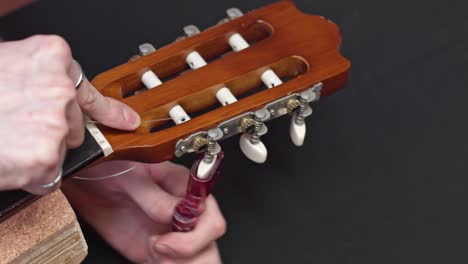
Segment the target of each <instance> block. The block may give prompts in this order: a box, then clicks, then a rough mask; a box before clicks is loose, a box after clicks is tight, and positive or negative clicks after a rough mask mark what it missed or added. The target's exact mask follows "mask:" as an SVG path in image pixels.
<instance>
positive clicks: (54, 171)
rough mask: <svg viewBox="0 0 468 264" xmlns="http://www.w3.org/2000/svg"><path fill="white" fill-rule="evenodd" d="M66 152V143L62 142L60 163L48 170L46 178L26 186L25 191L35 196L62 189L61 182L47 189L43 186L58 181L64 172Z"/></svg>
mask: <svg viewBox="0 0 468 264" xmlns="http://www.w3.org/2000/svg"><path fill="white" fill-rule="evenodd" d="M66 151H67V147H66V144H65V142H62V144H60V149H59V155H60V158H59V160H60V162H59V163H58V164H57V165H56V166H54V167H52V168H49V169H48V170H46V171H45V172H44V175H45V177H41V178H40V179H37V180H34V181H32V182H31V183H29V184H28V185H27V186H25V187H24V188H23V190H25V191H27V192H29V193H32V194H35V195H45V194H48V193H51V192H53V191H55V190H57V189H58V188H60V185H61V181H60V182H58V183H57V184H54V185H53V186H51V187H47V188H44V187H41V185H45V184H49V183H52V182H54V181H55V180H56V179H57V177H58V176H59V174H60V173H61V172H62V163H63V160H64V158H65V153H66Z"/></svg>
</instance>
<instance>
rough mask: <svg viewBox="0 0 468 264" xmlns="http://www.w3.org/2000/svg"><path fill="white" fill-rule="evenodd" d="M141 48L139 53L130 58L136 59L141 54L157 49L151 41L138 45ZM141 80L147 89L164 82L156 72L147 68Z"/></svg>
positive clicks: (131, 59)
mask: <svg viewBox="0 0 468 264" xmlns="http://www.w3.org/2000/svg"><path fill="white" fill-rule="evenodd" d="M138 50H139V55H134V56H132V57H131V58H130V61H133V60H136V59H138V58H140V57H141V56H145V55H148V54H150V53H152V52H155V51H156V48H155V47H154V46H153V45H152V44H151V43H143V44H141V45H139V46H138ZM140 79H141V82H142V83H143V85H145V87H146V88H147V89H152V88H154V87H156V86H158V85H160V84H162V81H161V80H160V79H159V77H158V76H157V75H156V73H154V72H153V71H152V70H147V71H145V72H143V74H141V77H140Z"/></svg>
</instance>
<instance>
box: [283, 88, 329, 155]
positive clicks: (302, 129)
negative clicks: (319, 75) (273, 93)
mask: <svg viewBox="0 0 468 264" xmlns="http://www.w3.org/2000/svg"><path fill="white" fill-rule="evenodd" d="M321 88H322V84H321V83H320V84H319V85H316V86H314V87H313V88H312V89H309V90H306V91H305V92H303V93H301V94H300V96H299V99H291V100H289V101H288V103H287V109H288V112H290V113H293V117H292V119H291V125H290V126H289V135H290V137H291V140H292V142H293V143H294V145H296V146H298V147H300V146H302V145H303V144H304V139H305V135H306V124H305V118H306V117H308V116H310V115H311V114H312V108H311V107H310V106H309V102H314V101H317V100H318V98H319V95H320V90H321Z"/></svg>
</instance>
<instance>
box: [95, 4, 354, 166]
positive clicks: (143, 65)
mask: <svg viewBox="0 0 468 264" xmlns="http://www.w3.org/2000/svg"><path fill="white" fill-rule="evenodd" d="M234 32H239V33H241V34H245V37H246V39H247V40H248V41H252V42H255V43H254V44H253V45H251V46H250V47H249V48H248V49H245V50H243V51H240V52H238V53H230V54H227V55H226V56H224V57H221V58H218V59H216V60H213V61H212V62H210V63H209V64H208V65H207V66H205V67H202V68H200V69H196V70H189V71H185V72H183V74H180V75H179V76H177V77H175V78H173V79H171V80H169V81H167V82H164V83H163V84H162V85H160V86H158V87H156V88H154V89H150V90H146V91H143V92H141V93H139V94H137V95H133V96H129V97H125V96H126V95H128V94H129V93H131V91H133V90H135V89H136V88H137V87H139V85H141V84H140V83H139V80H138V79H139V76H140V75H141V73H142V72H144V71H145V70H147V69H152V70H154V71H155V72H156V73H157V74H158V75H159V77H161V78H163V79H164V78H165V77H167V76H170V75H173V74H177V73H180V72H181V71H184V70H187V69H188V66H187V65H186V63H185V56H186V55H187V54H189V53H190V52H192V51H194V50H195V51H198V52H199V53H200V54H201V55H202V56H203V57H205V58H206V59H210V58H213V57H216V56H219V55H222V54H224V53H225V52H226V51H228V50H229V49H230V48H229V46H228V45H227V39H228V38H229V37H230V36H231V35H232V34H233V33H234ZM340 43H341V37H340V33H339V29H338V27H337V26H336V25H335V24H334V23H332V22H331V21H329V20H327V19H325V18H323V17H321V16H312V15H306V14H304V13H302V12H301V11H299V10H298V9H297V8H296V7H295V6H294V4H292V3H291V2H287V1H283V2H277V3H274V4H271V5H269V6H266V7H263V8H260V9H258V10H255V11H252V12H250V13H247V14H245V15H244V16H242V17H241V18H238V19H235V20H233V21H230V22H227V23H225V24H221V25H218V26H214V27H212V28H210V29H208V30H205V31H203V32H202V33H201V34H198V35H195V36H193V37H190V38H187V39H184V40H181V41H178V42H175V43H172V44H170V45H168V46H165V47H163V48H161V49H159V50H158V51H156V52H154V53H151V54H150V55H147V56H144V57H141V58H139V59H137V60H134V61H130V62H128V63H125V64H122V65H120V66H117V67H115V68H113V69H111V70H108V71H106V72H104V73H102V74H100V75H98V76H97V77H96V78H95V79H94V80H93V81H92V82H93V84H94V85H95V86H96V87H97V88H98V89H99V90H100V91H101V92H102V93H103V94H105V95H107V96H111V97H114V98H116V99H118V100H120V101H122V102H124V103H126V104H128V105H129V106H131V107H132V108H133V109H135V110H136V111H137V112H138V113H139V114H140V115H141V116H142V117H143V125H142V127H140V128H139V129H138V130H137V131H136V132H130V133H129V132H122V131H117V130H113V129H108V128H105V127H102V126H101V129H102V130H103V131H104V134H105V136H106V138H107V139H108V140H109V142H110V143H111V145H112V147H113V149H114V153H112V154H111V155H110V156H108V157H107V158H106V159H133V160H138V161H145V162H159V161H163V160H168V159H171V158H172V157H173V156H174V146H175V143H176V142H177V140H179V139H181V138H184V137H186V136H188V135H190V134H192V133H194V132H197V131H200V130H207V129H209V128H212V127H215V126H216V125H217V124H219V123H221V122H222V121H224V120H227V119H230V118H232V117H235V116H237V115H240V114H242V113H244V112H247V111H250V110H254V109H258V108H260V107H262V106H264V105H265V104H267V103H269V102H272V101H275V100H277V99H279V98H281V97H284V96H286V95H288V94H291V93H294V92H298V91H302V90H305V89H306V88H309V87H310V86H312V85H313V84H315V83H318V82H323V83H324V89H323V90H322V94H323V95H327V94H330V93H332V92H335V91H336V90H338V89H340V88H342V87H343V86H344V85H345V83H346V82H347V79H348V71H349V67H350V63H349V61H348V60H347V59H345V58H344V57H342V56H341V55H340V53H339V46H340ZM268 68H272V69H273V70H274V71H275V72H276V73H277V74H278V75H279V76H280V77H288V78H292V79H290V80H289V81H287V82H285V83H284V84H282V85H280V86H278V87H274V88H272V89H265V90H263V91H261V92H258V93H256V94H254V95H252V96H249V97H246V98H243V99H241V100H240V101H238V102H236V103H234V104H231V105H228V106H225V107H219V108H216V109H215V110H212V111H210V112H208V113H205V114H202V115H200V116H198V117H195V118H193V119H192V120H190V121H188V122H186V123H183V124H180V125H177V126H172V127H170V128H166V129H163V130H159V131H157V132H154V133H150V131H151V130H155V128H154V127H155V126H156V125H160V124H161V123H162V122H159V123H156V124H147V123H146V122H145V121H147V120H153V119H160V118H167V117H168V114H167V112H168V111H169V109H170V108H171V107H173V106H174V105H176V104H180V105H181V106H182V107H184V108H185V109H186V110H187V112H188V114H189V115H190V113H192V112H197V111H200V110H203V109H206V108H208V107H210V106H213V105H216V104H218V102H217V101H216V98H215V96H214V94H215V92H216V91H217V89H219V88H220V87H222V86H227V87H229V88H230V89H231V90H232V92H233V93H234V94H235V95H242V94H243V93H245V92H247V91H248V90H251V89H255V88H258V87H259V86H260V84H261V82H260V75H261V73H262V72H263V71H265V70H266V69H268Z"/></svg>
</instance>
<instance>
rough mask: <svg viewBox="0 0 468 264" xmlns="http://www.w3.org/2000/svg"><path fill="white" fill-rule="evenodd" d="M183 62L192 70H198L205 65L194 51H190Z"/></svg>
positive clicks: (203, 60)
mask: <svg viewBox="0 0 468 264" xmlns="http://www.w3.org/2000/svg"><path fill="white" fill-rule="evenodd" d="M185 60H186V61H187V64H188V65H189V66H190V68H192V69H198V68H201V67H203V66H205V65H206V61H205V59H203V57H202V56H201V55H200V53H198V52H196V51H192V52H191V53H190V54H189V55H188V56H187V58H185Z"/></svg>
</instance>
